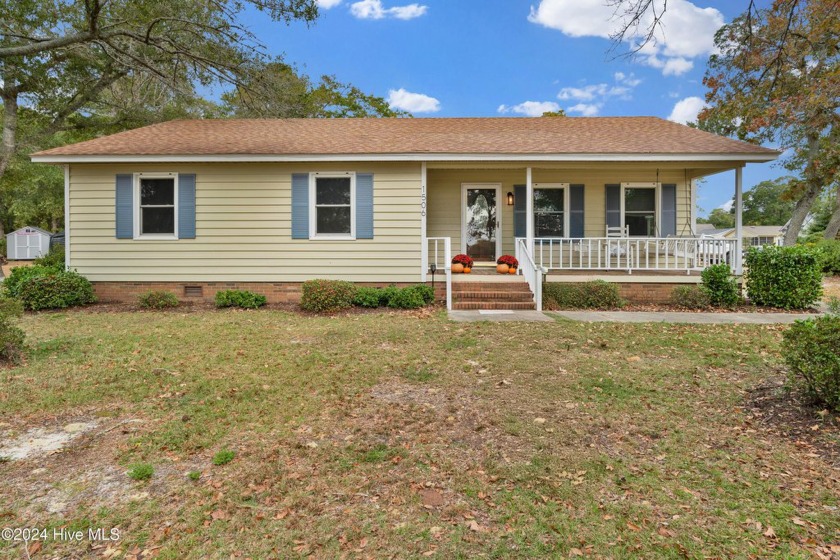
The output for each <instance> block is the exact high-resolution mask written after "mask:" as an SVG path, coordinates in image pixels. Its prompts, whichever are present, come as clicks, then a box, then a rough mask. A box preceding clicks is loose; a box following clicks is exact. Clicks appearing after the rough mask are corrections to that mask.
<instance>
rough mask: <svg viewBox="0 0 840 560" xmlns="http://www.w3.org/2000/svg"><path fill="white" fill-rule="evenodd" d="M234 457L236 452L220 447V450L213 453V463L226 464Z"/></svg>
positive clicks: (218, 465)
mask: <svg viewBox="0 0 840 560" xmlns="http://www.w3.org/2000/svg"><path fill="white" fill-rule="evenodd" d="M234 457H236V454H235V453H234V452H233V451H231V450H230V449H222V450H221V451H219V452H218V453H216V454H215V455H213V464H214V465H216V466H217V467H220V466H222V465H227V464H228V463H230V462H231V461H233V458H234Z"/></svg>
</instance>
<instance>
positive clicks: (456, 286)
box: [452, 282, 531, 294]
mask: <svg viewBox="0 0 840 560" xmlns="http://www.w3.org/2000/svg"><path fill="white" fill-rule="evenodd" d="M458 292H524V293H526V294H530V293H531V288H529V287H528V284H527V283H526V282H510V283H504V284H502V283H498V282H496V283H492V284H490V283H487V284H485V283H482V282H458V283H455V282H453V283H452V293H458Z"/></svg>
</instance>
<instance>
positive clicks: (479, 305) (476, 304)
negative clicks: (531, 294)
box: [452, 301, 537, 311]
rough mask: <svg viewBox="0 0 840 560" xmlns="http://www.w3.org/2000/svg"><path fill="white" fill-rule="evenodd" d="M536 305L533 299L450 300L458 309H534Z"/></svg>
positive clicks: (454, 307) (455, 308)
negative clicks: (503, 300) (502, 300)
mask: <svg viewBox="0 0 840 560" xmlns="http://www.w3.org/2000/svg"><path fill="white" fill-rule="evenodd" d="M536 308H537V306H536V305H535V304H534V302H533V301H508V302H501V301H458V302H456V301H453V302H452V309H454V310H458V311H467V310H471V309H472V310H475V309H510V310H517V309H528V310H533V309H536Z"/></svg>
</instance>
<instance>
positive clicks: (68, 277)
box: [18, 270, 96, 311]
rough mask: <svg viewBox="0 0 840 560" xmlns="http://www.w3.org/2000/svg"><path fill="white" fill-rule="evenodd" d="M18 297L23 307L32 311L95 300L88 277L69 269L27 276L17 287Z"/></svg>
mask: <svg viewBox="0 0 840 560" xmlns="http://www.w3.org/2000/svg"><path fill="white" fill-rule="evenodd" d="M18 298H19V299H20V301H21V303H22V304H23V307H24V308H26V309H31V310H33V311H38V310H40V309H64V308H66V307H73V306H76V305H87V304H89V303H94V302H95V301H96V296H95V295H93V286H92V285H91V283H90V282H89V281H88V279H87V278H85V277H84V276H82V275H81V274H79V273H77V272H72V271H70V270H62V271H61V272H57V273H55V274H50V275H47V276H32V277H30V278H27V279H26V280H25V281H23V282H22V283H21V284H20V286H19V287H18Z"/></svg>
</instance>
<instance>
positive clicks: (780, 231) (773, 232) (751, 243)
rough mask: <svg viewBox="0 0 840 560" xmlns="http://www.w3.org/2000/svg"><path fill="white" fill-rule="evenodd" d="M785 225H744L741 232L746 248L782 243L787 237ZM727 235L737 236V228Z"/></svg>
mask: <svg viewBox="0 0 840 560" xmlns="http://www.w3.org/2000/svg"><path fill="white" fill-rule="evenodd" d="M784 227H785V226H744V227H743V231H742V233H741V235H742V237H743V239H744V241H743V247H744V249H746V248H748V247H761V246H763V245H782V243H783V241H784V239H785V232H784ZM726 237H730V238H731V237H735V230H734V229H733V230H732V231H731V232H729V233H728V234H727V235H726Z"/></svg>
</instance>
